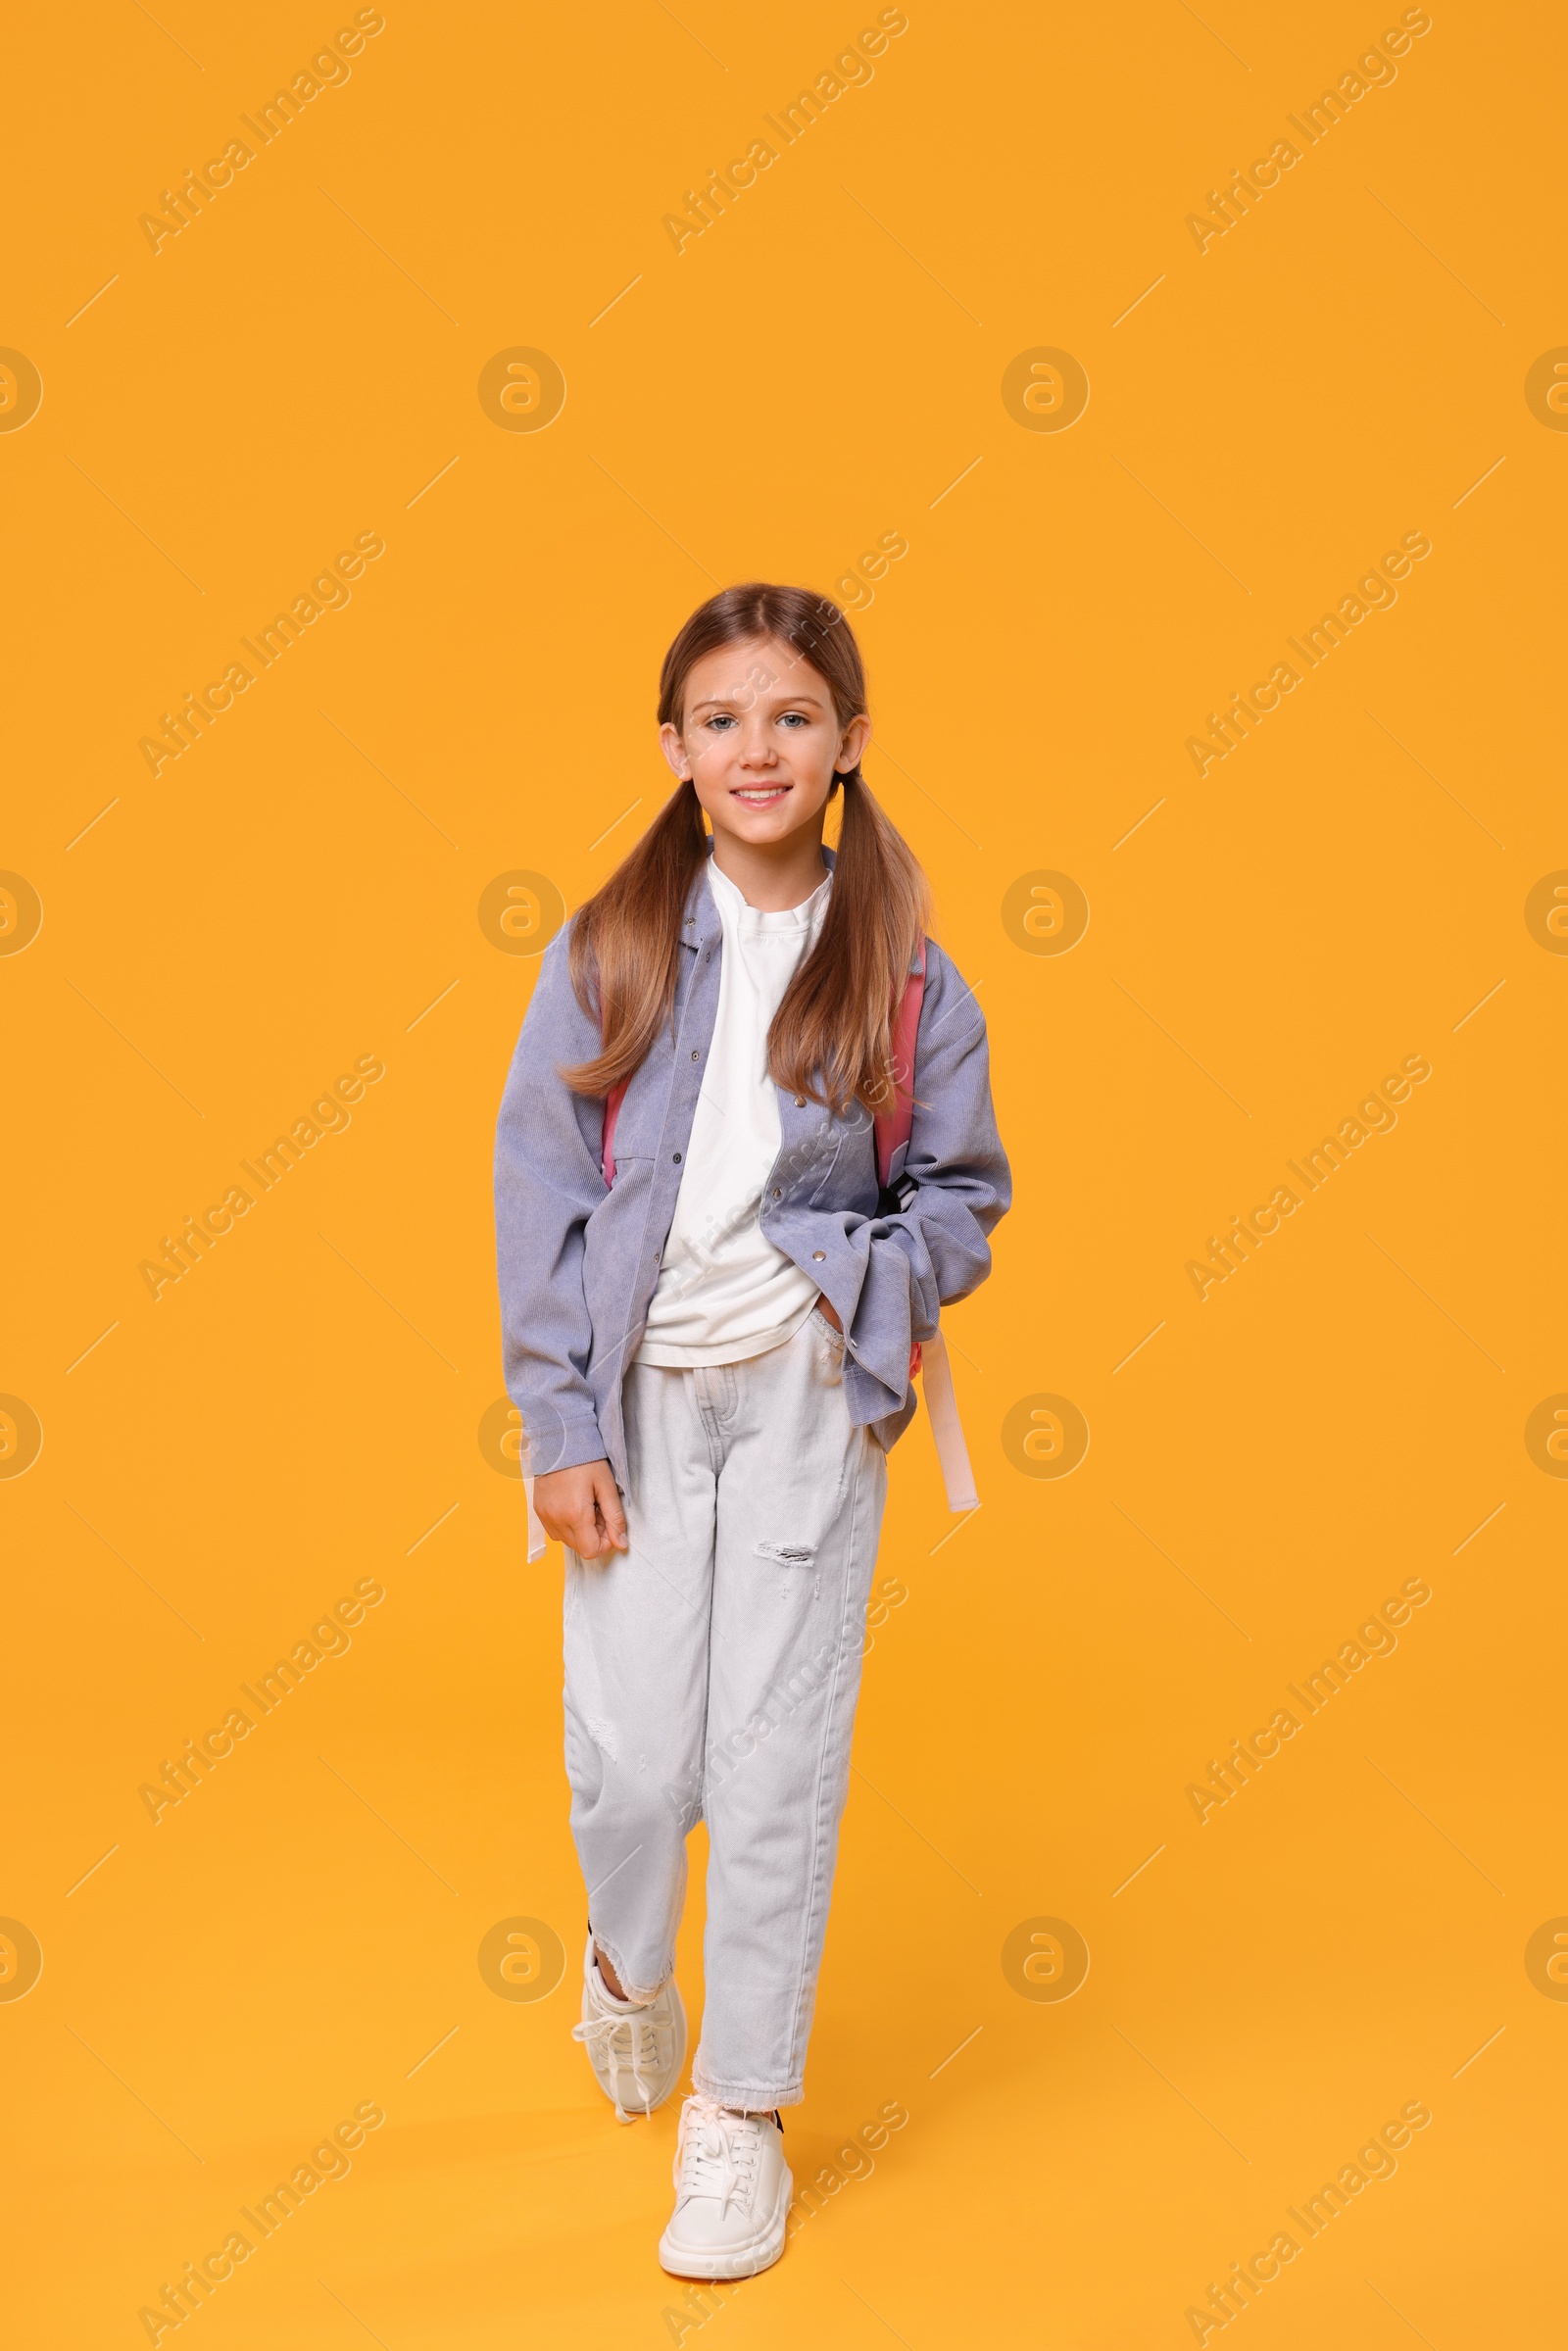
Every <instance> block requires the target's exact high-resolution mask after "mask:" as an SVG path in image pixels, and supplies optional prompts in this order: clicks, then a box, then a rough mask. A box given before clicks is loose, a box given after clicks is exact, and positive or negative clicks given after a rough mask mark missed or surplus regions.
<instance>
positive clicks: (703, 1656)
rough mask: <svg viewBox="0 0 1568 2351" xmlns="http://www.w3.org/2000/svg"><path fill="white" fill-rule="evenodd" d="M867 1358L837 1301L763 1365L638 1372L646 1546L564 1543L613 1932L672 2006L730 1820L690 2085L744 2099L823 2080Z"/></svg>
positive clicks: (571, 1712)
mask: <svg viewBox="0 0 1568 2351" xmlns="http://www.w3.org/2000/svg"><path fill="white" fill-rule="evenodd" d="M843 1360H844V1342H843V1340H842V1339H841V1338H840V1336H839V1334H838V1333H837V1332H836V1331H835V1330H834V1329H833V1328H832V1326H831V1325H830V1324H829V1323H828V1321H827V1320H826V1318H825V1317H824V1316H823V1315H822V1314H820V1313H819V1312H817V1311H816V1310H815V1309H813V1310H812V1312H811V1314H810V1315H809V1318H808V1320H807V1321H806V1322H805V1323H804V1324H803V1325H802V1327H801V1329H800V1330H799V1331H798V1332H797V1333H796V1334H795V1337H794V1338H793V1339H790V1340H788V1341H786V1342H785V1344H784V1345H783V1346H781V1347H772V1348H770V1349H769V1351H768V1352H767V1353H766V1354H762V1355H754V1356H752V1357H751V1359H750V1360H749V1361H747V1362H744V1363H725V1364H713V1365H709V1366H705V1367H702V1368H700V1369H692V1370H673V1369H662V1368H659V1367H657V1366H655V1365H653V1364H647V1363H633V1364H632V1366H631V1368H630V1370H629V1371H628V1372H627V1375H626V1383H625V1415H626V1441H627V1467H628V1471H629V1478H628V1482H627V1492H626V1521H627V1546H628V1547H627V1549H626V1550H625V1551H624V1552H614V1553H613V1554H612V1555H611V1556H610V1557H609V1559H608V1560H598V1559H596V1560H588V1561H583V1560H581V1559H579V1558H578V1557H577V1555H576V1553H575V1552H573V1551H570V1550H568V1551H567V1553H566V1593H565V1652H566V1680H565V1711H566V1773H567V1778H568V1779H569V1781H570V1783H571V1828H572V1835H573V1837H575V1839H576V1844H577V1854H578V1858H579V1860H580V1862H581V1864H582V1871H583V1877H584V1880H585V1882H586V1884H587V1886H588V1899H589V1913H590V1918H591V1922H592V1927H593V1933H594V1937H595V1939H596V1941H597V1942H598V1944H599V1946H600V1948H601V1949H602V1950H603V1951H604V1952H605V1954H606V1956H607V1957H608V1959H609V1960H610V1963H611V1965H612V1967H613V1969H614V1971H615V1974H616V1976H617V1977H618V1979H619V1981H620V1983H621V1984H622V1985H623V1987H624V1988H625V1990H626V1991H627V1992H628V1993H629V1994H630V1995H632V1996H633V1997H634V1998H637V1999H644V1998H650V1997H652V1995H653V1994H654V1993H655V1992H656V1991H657V1990H658V1989H659V1988H660V1986H661V1985H662V1984H663V1983H664V1981H665V1979H666V1978H667V1977H668V1976H669V1974H670V1972H671V1970H672V1968H673V1966H674V1956H675V1930H676V1927H677V1925H678V1924H679V1921H680V1914H681V1905H682V1902H683V1900H684V1896H685V1890H686V1835H687V1832H688V1831H689V1830H690V1829H691V1827H692V1826H693V1824H694V1823H695V1822H696V1821H697V1820H698V1819H703V1820H706V1822H707V1824H708V1837H709V1869H708V1931H707V1937H706V1941H705V1943H704V1952H703V1959H704V1973H705V1976H706V1980H707V2004H706V2008H705V2012H704V2017H703V2036H702V2043H701V2046H700V2047H699V2049H698V2052H697V2057H696V2060H695V2062H694V2065H693V2069H692V2080H693V2082H694V2084H695V2086H696V2087H697V2088H698V2089H699V2090H701V2091H703V2092H704V2093H705V2094H706V2095H707V2096H709V2097H712V2098H717V2099H719V2100H721V2101H722V2102H723V2103H724V2104H725V2105H731V2106H750V2107H755V2108H763V2107H769V2106H793V2105H798V2104H799V2103H800V2100H801V2098H802V2097H803V2095H804V2089H803V2075H804V2071H805V2065H806V2043H807V2036H808V2034H809V2031H810V2025H811V2010H812V2006H813V2003H814V2000H815V1995H816V1974H817V1968H818V1965H819V1964H820V1960H821V1955H822V1936H823V1932H824V1930H825V1927H826V1923H827V1906H828V1895H829V1892H830V1890H831V1887H832V1883H833V1864H834V1860H835V1857H836V1854H837V1850H838V1830H839V1818H840V1815H841V1814H842V1812H843V1809H844V1800H845V1796H846V1794H847V1793H848V1789H849V1777H850V1738H851V1733H852V1731H853V1728H854V1722H855V1703H856V1699H857V1697H858V1693H859V1687H860V1657H861V1652H862V1649H863V1647H864V1639H865V1635H864V1627H865V1607H866V1598H867V1594H868V1592H869V1589H870V1582H871V1570H872V1566H873V1564H874V1561H875V1557H876V1544H877V1534H878V1531H879V1529H880V1526H881V1521H882V1505H883V1502H884V1499H885V1498H886V1494H887V1456H886V1454H885V1453H884V1452H883V1450H882V1447H881V1446H880V1445H878V1443H877V1441H876V1439H875V1438H874V1437H873V1436H872V1435H871V1433H870V1431H869V1429H867V1428H864V1427H860V1428H857V1427H856V1426H854V1425H853V1424H852V1422H851V1419H850V1410H849V1404H848V1401H847V1399H846V1396H845V1394H844V1384H843Z"/></svg>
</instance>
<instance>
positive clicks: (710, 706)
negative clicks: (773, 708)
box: [692, 694, 826, 715]
mask: <svg viewBox="0 0 1568 2351" xmlns="http://www.w3.org/2000/svg"><path fill="white" fill-rule="evenodd" d="M739 700H740V696H739V694H705V695H704V696H703V699H702V700H701V702H694V703H693V705H692V710H693V714H694V715H695V713H696V712H697V711H698V710H728V709H729V708H731V706H732V705H733V704H735V703H736V702H738V701H739ZM797 705H799V706H800V707H801V708H803V709H806V710H823V709H825V708H826V705H825V704H823V703H822V702H820V701H819V700H818V699H817V697H816V696H815V695H814V694H786V695H783V696H781V697H780V699H779V705H778V707H779V709H780V710H794V709H795V708H796V707H797Z"/></svg>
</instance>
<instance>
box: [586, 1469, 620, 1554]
mask: <svg viewBox="0 0 1568 2351" xmlns="http://www.w3.org/2000/svg"><path fill="white" fill-rule="evenodd" d="M594 1500H595V1502H596V1504H597V1505H598V1510H599V1515H600V1518H601V1519H602V1521H603V1522H604V1528H605V1533H606V1536H607V1538H608V1543H609V1544H613V1546H614V1548H615V1549H616V1550H617V1551H623V1550H624V1549H625V1548H626V1513H625V1511H624V1510H623V1509H622V1508H621V1506H620V1495H619V1494H618V1493H617V1491H616V1488H615V1482H614V1480H613V1478H603V1479H601V1480H600V1481H599V1483H598V1484H597V1486H596V1487H595V1490H594Z"/></svg>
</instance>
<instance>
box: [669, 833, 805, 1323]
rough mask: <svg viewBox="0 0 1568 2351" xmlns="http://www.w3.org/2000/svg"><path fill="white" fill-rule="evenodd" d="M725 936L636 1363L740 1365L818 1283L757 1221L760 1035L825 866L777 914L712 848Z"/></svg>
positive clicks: (801, 1310)
mask: <svg viewBox="0 0 1568 2351" xmlns="http://www.w3.org/2000/svg"><path fill="white" fill-rule="evenodd" d="M708 880H709V886H710V888H711V891H712V893H713V903H714V905H715V906H717V908H718V919H719V924H720V928H721V930H722V933H723V951H722V955H721V956H720V960H719V975H718V1010H717V1013H716V1014H715V1016H714V1020H713V1042H712V1045H711V1049H710V1051H709V1056H708V1069H707V1074H706V1076H705V1078H704V1081H703V1089H702V1092H701V1094H700V1095H699V1096H698V1098H697V1109H696V1113H695V1115H694V1117H693V1119H692V1135H691V1142H690V1143H689V1144H688V1146H687V1150H686V1163H685V1166H684V1168H683V1170H682V1173H681V1181H680V1192H679V1194H678V1196H677V1198H676V1200H675V1214H674V1218H673V1220H672V1222H671V1224H670V1228H669V1238H668V1240H667V1241H666V1242H665V1244H664V1254H663V1258H662V1263H661V1267H660V1274H659V1284H658V1287H657V1289H656V1290H655V1292H654V1296H653V1302H652V1303H651V1305H650V1306H649V1309H648V1327H647V1330H646V1332H645V1333H644V1336H643V1342H642V1345H641V1347H639V1348H638V1350H637V1360H638V1361H639V1362H642V1363H655V1364H673V1365H686V1364H694V1363H741V1362H744V1361H745V1360H746V1358H747V1357H748V1356H749V1355H760V1354H762V1353H764V1352H765V1351H766V1349H767V1348H769V1347H781V1346H782V1345H783V1343H784V1341H785V1340H786V1339H790V1338H793V1337H794V1335H795V1333H796V1332H797V1331H798V1330H799V1329H800V1327H801V1325H802V1323H804V1322H805V1320H806V1318H807V1316H808V1315H809V1313H810V1311H811V1308H812V1306H813V1305H814V1304H815V1302H816V1297H817V1293H818V1290H819V1289H820V1284H819V1283H816V1282H813V1281H812V1280H811V1279H810V1277H809V1275H808V1274H804V1273H802V1271H801V1269H800V1267H799V1266H798V1265H797V1264H796V1263H795V1261H794V1259H793V1258H792V1257H787V1256H786V1255H785V1253H784V1251H783V1250H782V1249H777V1248H775V1247H774V1245H773V1243H772V1242H771V1241H769V1240H768V1238H767V1235H766V1234H765V1233H764V1232H763V1231H762V1227H761V1221H760V1219H761V1207H762V1188H763V1186H764V1185H765V1183H766V1182H767V1177H768V1172H769V1170H770V1169H771V1167H772V1165H773V1162H774V1160H775V1159H776V1158H777V1157H778V1153H779V1140H780V1130H779V1115H778V1090H777V1088H776V1087H775V1085H774V1083H773V1080H772V1078H771V1077H770V1076H769V1074H768V1068H767V1032H768V1029H769V1027H770V1026H771V1024H772V1019H773V1015H774V1013H775V1012H776V1011H777V1010H778V1008H779V1005H780V1004H782V1003H783V1001H784V991H785V990H786V988H787V987H788V986H789V984H790V981H791V980H792V979H793V978H794V976H795V970H796V966H797V965H798V964H799V962H800V960H801V957H802V956H803V955H805V954H806V953H807V952H808V950H809V948H810V947H811V946H812V945H813V943H814V942H815V939H816V936H817V933H818V932H819V931H820V929H821V927H822V918H823V916H824V915H825V914H826V912H827V894H828V891H829V889H830V888H831V886H832V877H831V875H829V876H828V877H827V878H826V879H825V880H824V881H823V882H822V884H821V886H820V887H819V888H818V889H816V890H813V891H812V893H811V895H810V897H809V899H807V900H806V902H805V904H804V905H802V906H791V907H790V908H789V909H788V910H787V911H786V912H784V913H782V914H764V913H762V912H760V910H759V908H758V907H756V906H748V905H747V903H746V901H745V899H744V898H743V897H742V896H741V894H740V892H739V890H737V889H736V887H735V884H734V883H733V882H732V881H731V880H730V879H729V878H728V876H727V875H726V874H723V873H720V871H719V869H718V867H717V866H716V865H715V864H714V863H713V861H712V859H711V857H710V859H709V864H708Z"/></svg>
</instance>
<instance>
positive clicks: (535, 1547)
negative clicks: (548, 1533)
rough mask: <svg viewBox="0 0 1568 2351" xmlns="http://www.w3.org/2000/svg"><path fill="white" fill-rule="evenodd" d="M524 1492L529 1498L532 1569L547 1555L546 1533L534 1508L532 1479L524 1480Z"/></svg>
mask: <svg viewBox="0 0 1568 2351" xmlns="http://www.w3.org/2000/svg"><path fill="white" fill-rule="evenodd" d="M522 1491H523V1493H524V1494H526V1495H527V1497H528V1565H529V1566H530V1567H532V1565H533V1563H534V1561H535V1560H536V1559H542V1558H543V1557H544V1555H545V1531H544V1529H543V1527H542V1526H541V1525H540V1524H539V1518H538V1513H537V1512H536V1511H535V1509H534V1506H533V1480H532V1478H524V1479H523V1481H522Z"/></svg>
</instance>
